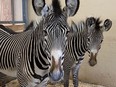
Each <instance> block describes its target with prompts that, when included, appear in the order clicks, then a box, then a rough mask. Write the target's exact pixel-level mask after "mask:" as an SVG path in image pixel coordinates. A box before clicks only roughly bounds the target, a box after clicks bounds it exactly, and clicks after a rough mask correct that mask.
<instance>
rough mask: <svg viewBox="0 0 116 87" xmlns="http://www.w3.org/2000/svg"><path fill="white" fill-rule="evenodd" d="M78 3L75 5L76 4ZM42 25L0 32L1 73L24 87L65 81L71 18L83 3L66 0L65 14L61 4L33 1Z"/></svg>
mask: <svg viewBox="0 0 116 87" xmlns="http://www.w3.org/2000/svg"><path fill="white" fill-rule="evenodd" d="M74 2H75V3H74ZM32 5H33V8H34V11H35V13H36V14H37V15H38V16H39V15H42V19H41V20H40V22H39V23H38V22H34V25H31V24H30V25H29V26H28V27H27V29H25V31H24V32H20V33H15V32H10V31H9V29H7V28H6V29H2V28H0V72H2V73H4V74H6V75H9V76H13V77H17V79H18V81H19V84H20V87H46V85H47V82H48V80H50V82H52V83H55V82H58V81H60V80H61V79H62V77H63V75H64V74H63V73H64V72H63V65H62V63H63V60H64V57H63V56H64V51H65V47H66V45H67V34H68V32H69V30H70V27H69V26H68V23H67V18H68V17H69V16H73V15H75V14H76V12H77V11H78V8H79V0H66V7H64V8H63V10H62V9H61V7H60V3H59V1H58V0H52V5H51V6H49V7H48V6H47V5H46V4H45V0H32Z"/></svg>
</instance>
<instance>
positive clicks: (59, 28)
mask: <svg viewBox="0 0 116 87" xmlns="http://www.w3.org/2000/svg"><path fill="white" fill-rule="evenodd" d="M57 21H58V20H57ZM52 24H53V25H52ZM52 24H51V25H48V26H49V27H51V26H52V30H51V29H48V28H49V27H48V26H46V31H47V36H45V42H44V43H45V47H46V53H48V55H49V59H48V60H49V62H50V64H51V66H50V74H49V75H50V79H51V81H52V82H53V81H59V80H60V79H61V78H62V77H63V65H62V63H63V61H64V51H65V47H66V45H67V32H68V31H69V27H66V26H68V25H66V23H60V22H54V23H52ZM63 24H64V25H63Z"/></svg>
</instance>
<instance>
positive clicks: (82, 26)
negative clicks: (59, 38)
mask: <svg viewBox="0 0 116 87" xmlns="http://www.w3.org/2000/svg"><path fill="white" fill-rule="evenodd" d="M75 24H76V28H75V32H76V33H82V32H84V31H85V29H86V24H85V22H84V21H80V22H78V23H75Z"/></svg>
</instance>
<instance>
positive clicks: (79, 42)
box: [63, 17, 112, 87]
mask: <svg viewBox="0 0 116 87" xmlns="http://www.w3.org/2000/svg"><path fill="white" fill-rule="evenodd" d="M101 22H102V21H101V20H100V19H99V18H94V17H90V18H87V19H86V22H84V21H81V22H80V23H78V24H75V23H74V22H72V24H71V31H72V33H70V34H69V35H68V36H67V38H68V39H67V40H68V44H67V46H66V51H65V55H64V64H63V65H64V66H63V68H64V87H68V86H69V76H70V75H69V74H70V69H72V74H73V84H74V87H78V72H79V68H80V64H81V62H82V60H83V59H84V55H85V52H86V51H88V52H89V54H90V60H89V63H90V65H91V66H94V65H95V64H96V63H97V60H96V57H97V53H98V51H99V49H100V47H101V43H102V41H103V31H108V30H109V29H110V28H111V26H112V22H111V21H110V20H109V19H106V20H105V21H104V24H103V25H100V24H101Z"/></svg>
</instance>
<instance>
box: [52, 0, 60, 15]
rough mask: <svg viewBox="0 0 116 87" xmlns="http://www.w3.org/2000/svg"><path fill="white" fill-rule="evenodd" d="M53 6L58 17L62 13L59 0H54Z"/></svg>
mask: <svg viewBox="0 0 116 87" xmlns="http://www.w3.org/2000/svg"><path fill="white" fill-rule="evenodd" d="M52 6H53V12H54V14H55V16H56V17H58V16H59V15H60V14H61V13H62V10H61V6H60V2H59V0H52Z"/></svg>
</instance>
